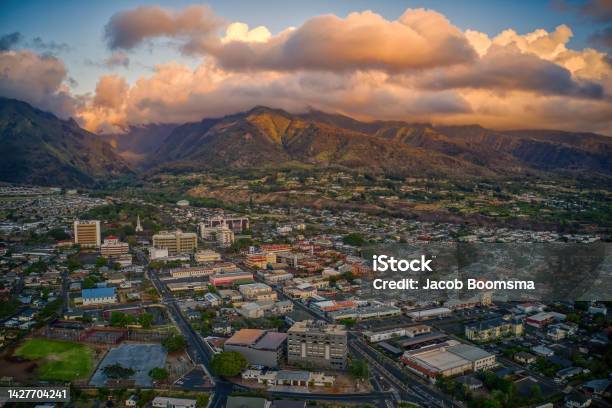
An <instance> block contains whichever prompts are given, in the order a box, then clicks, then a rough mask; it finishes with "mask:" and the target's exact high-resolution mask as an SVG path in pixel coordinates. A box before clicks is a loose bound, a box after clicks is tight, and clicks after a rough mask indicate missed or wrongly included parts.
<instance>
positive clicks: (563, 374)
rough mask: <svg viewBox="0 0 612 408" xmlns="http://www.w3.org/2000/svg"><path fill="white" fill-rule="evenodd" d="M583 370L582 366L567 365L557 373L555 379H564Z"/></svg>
mask: <svg viewBox="0 0 612 408" xmlns="http://www.w3.org/2000/svg"><path fill="white" fill-rule="evenodd" d="M582 371H583V369H582V367H567V368H563V369H561V370H559V371H557V373H556V374H555V381H564V380H567V379H568V378H571V377H573V376H575V375H578V374H581V373H582Z"/></svg>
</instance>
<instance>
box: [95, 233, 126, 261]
mask: <svg viewBox="0 0 612 408" xmlns="http://www.w3.org/2000/svg"><path fill="white" fill-rule="evenodd" d="M129 251H130V245H129V244H128V243H127V242H121V241H119V238H117V237H115V236H108V237H106V238H104V243H103V244H102V245H100V255H102V256H106V257H118V256H121V255H124V254H127V253H128V252H129Z"/></svg>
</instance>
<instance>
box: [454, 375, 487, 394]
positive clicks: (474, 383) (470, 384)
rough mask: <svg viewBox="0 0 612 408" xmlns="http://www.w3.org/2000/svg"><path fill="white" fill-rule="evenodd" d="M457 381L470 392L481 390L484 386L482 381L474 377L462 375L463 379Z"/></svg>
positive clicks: (459, 378)
mask: <svg viewBox="0 0 612 408" xmlns="http://www.w3.org/2000/svg"><path fill="white" fill-rule="evenodd" d="M455 381H457V382H458V383H459V384H463V385H465V386H466V387H467V388H468V389H469V390H470V391H474V390H477V389H480V388H482V386H483V383H482V381H480V380H479V379H478V378H476V377H474V376H473V375H462V376H461V377H458V378H457V379H456V380H455Z"/></svg>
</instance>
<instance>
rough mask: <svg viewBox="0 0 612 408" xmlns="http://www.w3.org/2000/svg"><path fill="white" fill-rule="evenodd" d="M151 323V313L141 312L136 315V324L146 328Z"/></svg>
mask: <svg viewBox="0 0 612 408" xmlns="http://www.w3.org/2000/svg"><path fill="white" fill-rule="evenodd" d="M152 323H153V315H152V314H151V313H146V312H145V313H142V314H141V315H140V316H138V324H139V325H141V326H142V327H143V328H144V329H148V328H149V327H151V324H152Z"/></svg>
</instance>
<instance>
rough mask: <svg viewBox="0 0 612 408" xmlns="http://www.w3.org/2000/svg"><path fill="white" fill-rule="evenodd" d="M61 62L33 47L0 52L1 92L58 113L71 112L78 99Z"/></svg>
mask: <svg viewBox="0 0 612 408" xmlns="http://www.w3.org/2000/svg"><path fill="white" fill-rule="evenodd" d="M67 80H68V78H67V71H66V67H65V66H64V63H63V62H62V61H61V60H60V59H58V58H55V57H53V56H48V55H43V56H41V55H38V54H36V53H34V52H32V51H27V50H21V51H4V52H0V95H1V96H4V97H8V98H15V99H20V100H23V101H26V102H28V103H30V104H32V105H35V106H37V107H39V108H41V109H43V110H47V111H51V112H53V113H55V114H57V115H58V116H60V117H63V118H66V117H68V116H70V115H71V114H72V113H73V112H74V110H75V107H76V105H77V99H75V98H74V97H73V96H72V95H71V94H70V90H69V88H68V86H67V82H65V81H67Z"/></svg>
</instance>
